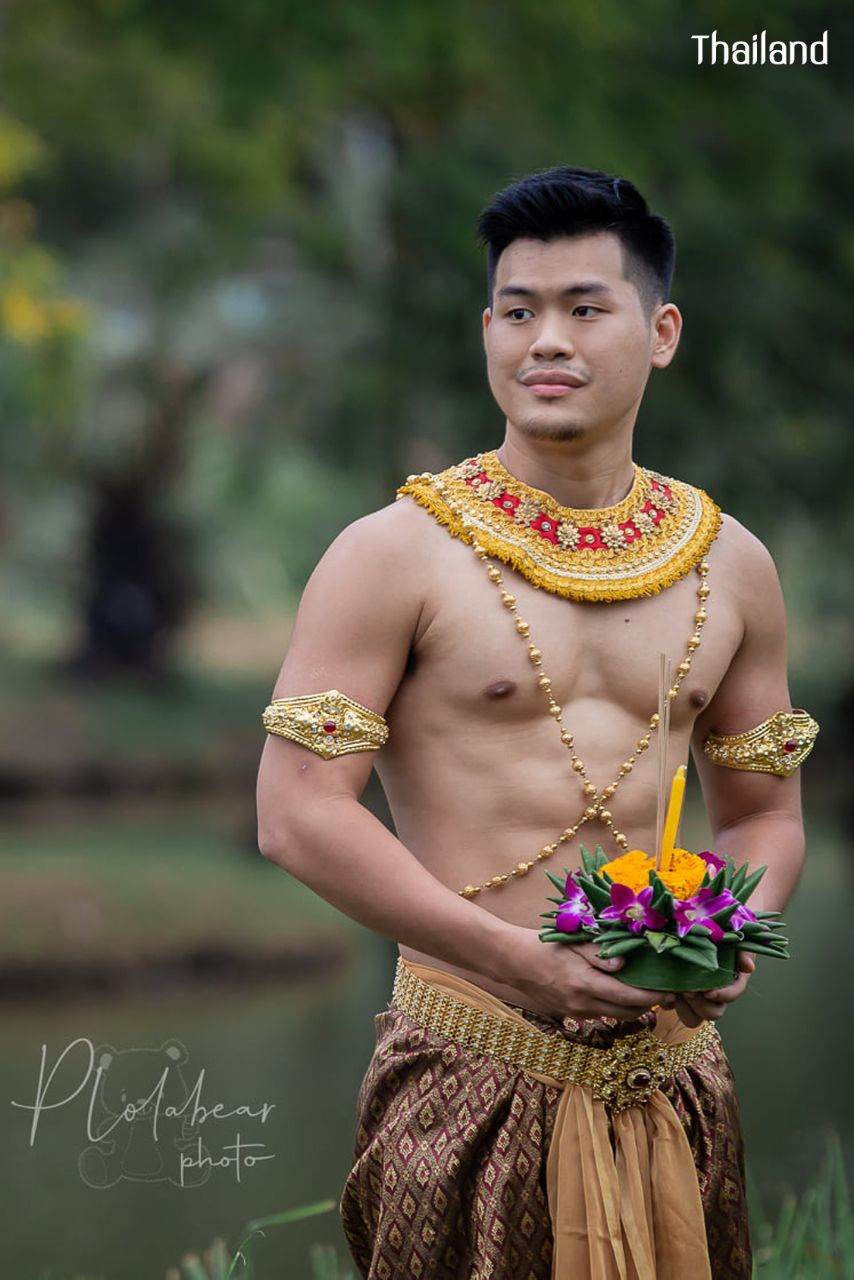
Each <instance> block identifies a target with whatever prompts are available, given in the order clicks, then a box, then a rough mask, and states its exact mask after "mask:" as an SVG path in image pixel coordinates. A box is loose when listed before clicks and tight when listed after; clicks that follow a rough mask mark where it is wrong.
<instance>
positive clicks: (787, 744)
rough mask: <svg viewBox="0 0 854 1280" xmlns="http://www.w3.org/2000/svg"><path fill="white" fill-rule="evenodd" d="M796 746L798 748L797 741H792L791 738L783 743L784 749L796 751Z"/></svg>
mask: <svg viewBox="0 0 854 1280" xmlns="http://www.w3.org/2000/svg"><path fill="white" fill-rule="evenodd" d="M797 748H798V744H797V742H793V741H792V739H791V738H790V739H789V741H788V742H784V743H783V750H784V751H796V750H797Z"/></svg>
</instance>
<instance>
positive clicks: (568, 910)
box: [555, 876, 596, 933]
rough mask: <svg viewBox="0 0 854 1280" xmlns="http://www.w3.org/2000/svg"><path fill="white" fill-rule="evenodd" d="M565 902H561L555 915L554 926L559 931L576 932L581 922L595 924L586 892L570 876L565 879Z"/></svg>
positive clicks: (594, 917) (591, 905)
mask: <svg viewBox="0 0 854 1280" xmlns="http://www.w3.org/2000/svg"><path fill="white" fill-rule="evenodd" d="M564 892H565V894H566V902H562V903H561V904H560V906H559V907H558V909H557V915H556V916H555V928H556V929H559V930H560V931H561V933H577V932H578V930H579V929H580V928H581V926H582V925H583V924H586V925H592V926H594V927H595V926H596V916H595V914H594V911H593V904H592V903H591V902H590V900H589V898H588V897H587V894H586V893H585V892H584V890H583V889H582V888H581V886H580V885H577V884H576V883H575V881H574V880H573V879H572V877H571V876H570V877H568V878H567V881H566V889H565V890H564Z"/></svg>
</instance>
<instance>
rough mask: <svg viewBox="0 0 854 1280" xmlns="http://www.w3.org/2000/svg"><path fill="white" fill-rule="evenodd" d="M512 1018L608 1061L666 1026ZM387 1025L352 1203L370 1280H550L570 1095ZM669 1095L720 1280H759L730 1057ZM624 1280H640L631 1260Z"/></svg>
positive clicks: (360, 1260) (703, 1061)
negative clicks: (550, 1163)
mask: <svg viewBox="0 0 854 1280" xmlns="http://www.w3.org/2000/svg"><path fill="white" fill-rule="evenodd" d="M507 1007H508V1008H514V1009H516V1012H517V1013H518V1014H521V1015H522V1017H523V1018H524V1019H525V1020H526V1021H528V1022H530V1023H532V1024H533V1025H534V1026H535V1027H537V1028H538V1029H540V1030H541V1031H543V1032H545V1033H546V1034H548V1035H558V1036H564V1037H566V1039H568V1040H570V1041H574V1042H576V1043H582V1044H589V1045H592V1046H594V1047H596V1048H605V1047H607V1046H609V1045H611V1044H613V1043H614V1042H615V1041H616V1040H618V1039H619V1038H620V1037H622V1036H624V1035H628V1034H630V1033H632V1032H637V1031H639V1030H641V1029H642V1028H644V1027H649V1028H651V1027H653V1026H655V1024H656V1014H655V1013H654V1012H652V1011H650V1012H648V1013H645V1014H644V1015H643V1016H642V1017H640V1018H638V1019H637V1020H635V1021H632V1022H617V1021H616V1020H615V1019H612V1018H594V1019H587V1020H585V1021H584V1022H577V1021H575V1020H573V1019H567V1020H565V1022H564V1023H561V1022H560V1021H559V1020H557V1019H549V1018H545V1017H542V1016H541V1015H539V1014H536V1013H532V1012H531V1011H529V1010H526V1009H518V1008H516V1006H507ZM374 1024H375V1028H376V1046H375V1050H374V1054H373V1056H372V1058H371V1061H370V1063H369V1066H368V1069H367V1072H366V1074H365V1077H364V1079H363V1082H362V1087H361V1089H360V1092H359V1099H358V1104H357V1112H358V1123H357V1129H356V1144H355V1153H354V1165H353V1167H352V1169H351V1171H350V1173H349V1175H348V1177H347V1180H346V1183H345V1185H344V1189H343V1193H342V1196H341V1203H340V1211H341V1221H342V1225H343V1228H344V1232H345V1235H346V1238H347V1241H348V1244H349V1247H350V1251H351V1253H352V1256H353V1259H354V1261H355V1262H356V1265H357V1266H358V1268H359V1271H360V1273H361V1275H362V1276H364V1277H366V1278H367V1280H409V1278H410V1277H422V1276H429V1277H432V1278H434V1280H551V1277H552V1271H553V1253H554V1237H553V1234H552V1223H551V1218H550V1213H549V1202H548V1197H547V1191H546V1185H547V1184H546V1168H547V1158H548V1153H549V1145H550V1140H551V1136H552V1132H553V1130H554V1126H555V1117H556V1115H557V1111H558V1105H559V1102H560V1099H561V1096H562V1092H563V1091H562V1090H561V1089H558V1088H555V1087H553V1086H551V1085H548V1084H544V1083H542V1082H541V1081H539V1080H537V1079H536V1078H535V1077H534V1076H533V1075H532V1074H530V1073H528V1072H526V1071H525V1070H523V1069H521V1068H519V1067H517V1066H514V1065H513V1064H512V1063H507V1062H504V1061H501V1060H498V1059H496V1058H494V1057H487V1056H485V1055H484V1054H480V1053H477V1052H474V1051H471V1050H469V1049H467V1048H465V1047H464V1046H462V1045H460V1044H458V1043H456V1042H455V1041H453V1040H451V1039H449V1038H448V1037H446V1036H444V1035H441V1034H439V1033H437V1032H435V1031H432V1030H429V1029H426V1028H424V1027H422V1026H420V1025H419V1024H418V1023H417V1022H415V1021H413V1019H411V1018H410V1017H409V1016H408V1014H406V1013H405V1012H404V1011H403V1010H401V1009H397V1008H394V1007H393V1006H389V1007H387V1008H386V1009H384V1010H382V1011H381V1012H380V1013H378V1014H376V1016H375V1018H374ZM661 1091H662V1093H663V1094H664V1095H665V1097H666V1098H667V1099H668V1101H669V1103H670V1104H671V1106H672V1107H673V1109H674V1110H675V1112H676V1115H677V1116H678V1117H679V1120H680V1121H681V1124H682V1127H683V1129H684V1132H685V1135H686V1137H687V1140H688V1143H689V1145H690V1149H691V1154H692V1155H693V1158H694V1164H695V1168H696V1174H697V1184H698V1187H699V1193H700V1197H701V1200H702V1211H703V1219H704V1221H705V1227H706V1242H707V1246H708V1255H709V1264H710V1267H711V1275H712V1277H713V1280H749V1278H750V1275H751V1270H752V1261H751V1248H750V1236H749V1227H748V1219H747V1206H746V1192H745V1179H744V1155H743V1142H742V1135H741V1125H740V1118H739V1111H738V1102H737V1098H736V1094H735V1086H734V1081H733V1077H732V1072H731V1070H730V1066H729V1062H728V1060H727V1058H726V1056H725V1054H724V1052H723V1050H722V1049H721V1048H720V1045H719V1044H718V1045H717V1046H716V1047H714V1048H713V1049H711V1050H710V1051H708V1052H706V1053H704V1054H703V1056H702V1057H701V1058H699V1059H698V1060H697V1061H696V1062H694V1063H692V1064H691V1065H689V1066H686V1067H682V1068H680V1069H679V1070H678V1071H677V1072H676V1073H675V1074H674V1075H673V1076H672V1077H671V1078H670V1079H669V1080H667V1081H665V1082H664V1083H663V1084H662V1086H661ZM610 1127H611V1125H610V1120H609V1129H610ZM680 1141H681V1139H680ZM695 1194H696V1192H695ZM619 1274H620V1275H621V1276H622V1275H625V1280H634V1278H635V1276H636V1274H637V1273H636V1272H635V1271H634V1268H633V1266H632V1263H631V1259H630V1258H629V1259H628V1260H627V1263H626V1269H625V1271H623V1270H620V1272H619ZM561 1280H563V1277H561ZM685 1280H692V1278H691V1277H686V1278H685Z"/></svg>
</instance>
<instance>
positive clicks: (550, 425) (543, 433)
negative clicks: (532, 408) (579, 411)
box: [517, 418, 587, 441]
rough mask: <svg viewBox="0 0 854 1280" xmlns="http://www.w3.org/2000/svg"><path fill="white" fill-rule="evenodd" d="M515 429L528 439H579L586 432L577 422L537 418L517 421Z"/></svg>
mask: <svg viewBox="0 0 854 1280" xmlns="http://www.w3.org/2000/svg"><path fill="white" fill-rule="evenodd" d="M517 430H519V431H520V432H521V433H522V435H525V436H527V437H528V439H529V440H557V441H567V440H581V439H582V438H583V437H584V436H585V435H586V434H587V428H586V427H582V426H580V425H579V424H578V423H577V422H543V421H542V420H541V419H539V418H531V419H528V420H527V421H523V422H520V423H518V425H517Z"/></svg>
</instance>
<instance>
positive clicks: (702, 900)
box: [673, 885, 738, 942]
mask: <svg viewBox="0 0 854 1280" xmlns="http://www.w3.org/2000/svg"><path fill="white" fill-rule="evenodd" d="M737 901H738V899H737V898H736V897H735V896H734V895H733V894H732V893H730V891H729V889H724V890H723V892H722V893H713V892H712V890H711V889H710V888H709V886H708V885H706V886H705V887H704V888H702V889H698V890H697V892H696V893H695V894H694V896H693V897H692V898H682V899H680V898H674V899H673V911H674V914H675V916H676V932H677V933H678V934H679V937H680V938H684V937H685V935H686V934H688V933H690V932H691V930H692V929H693V927H694V925H695V924H702V925H705V926H706V928H707V929H708V930H709V933H710V934H711V938H712V941H713V942H720V940H721V938H722V937H723V936H724V930H723V929H722V928H721V926H720V925H719V924H718V922H717V920H713V919H712V916H714V915H716V914H717V912H718V911H723V910H724V908H725V907H731V906H732V905H733V903H735V902H737ZM733 914H734V913H733Z"/></svg>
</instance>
